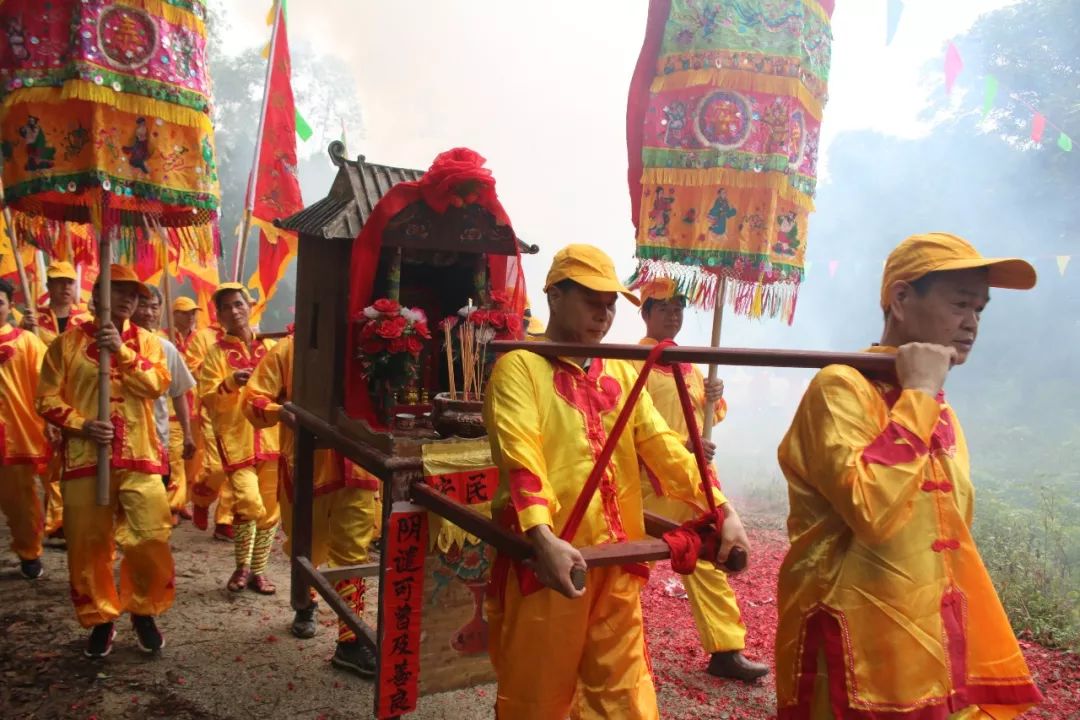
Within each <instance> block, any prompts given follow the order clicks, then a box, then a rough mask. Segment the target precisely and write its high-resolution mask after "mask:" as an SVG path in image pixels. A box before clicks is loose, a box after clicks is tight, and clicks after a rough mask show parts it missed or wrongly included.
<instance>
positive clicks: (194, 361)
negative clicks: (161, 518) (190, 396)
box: [186, 323, 235, 542]
mask: <svg viewBox="0 0 1080 720" xmlns="http://www.w3.org/2000/svg"><path fill="white" fill-rule="evenodd" d="M223 337H225V331H224V330H223V329H222V327H221V325H219V324H217V323H214V324H212V325H210V326H209V327H204V328H202V329H201V330H197V331H195V332H194V333H193V334H192V335H191V338H190V340H188V345H187V352H186V358H187V363H188V370H191V374H192V375H194V376H195V379H196V380H198V378H199V372H200V369H201V368H202V364H203V360H205V359H206V354H207V353H208V352H210V348H212V347H213V346H214V345H216V344H217V342H218V341H219V340H221V338H223ZM195 405H196V409H197V416H198V417H197V420H196V422H195V423H194V427H195V431H196V434H195V443H196V452H197V454H199V455H201V458H202V462H201V464H200V466H199V470H198V472H197V473H195V475H194V476H193V477H194V478H195V482H194V484H193V485H192V487H191V503H192V524H193V525H195V527H197V528H199V529H200V530H206V529H207V528H208V527H209V523H210V506H211V505H213V504H214V501H215V500H217V508H216V509H215V510H214V539H215V540H222V541H225V542H232V541H233V539H234V533H233V503H234V502H235V498H234V497H233V492H232V488H231V487H230V486H229V484H228V483H227V482H225V477H226V475H225V468H224V467H222V465H221V450H220V448H219V446H218V441H217V437H216V436H215V435H214V426H213V423H211V422H210V415H209V414H208V413H207V412H206V407H205V405H204V404H203V402H202V400H201V399H200V398H199V397H198V394H196V396H195Z"/></svg>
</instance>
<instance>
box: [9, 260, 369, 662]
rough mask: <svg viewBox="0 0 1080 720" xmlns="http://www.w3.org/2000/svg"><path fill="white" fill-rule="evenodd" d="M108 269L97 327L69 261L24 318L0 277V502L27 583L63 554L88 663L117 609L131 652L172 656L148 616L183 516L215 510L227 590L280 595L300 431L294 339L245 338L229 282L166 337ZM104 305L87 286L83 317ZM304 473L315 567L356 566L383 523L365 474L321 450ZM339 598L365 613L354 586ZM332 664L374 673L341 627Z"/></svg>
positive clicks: (52, 269) (188, 304) (171, 578)
mask: <svg viewBox="0 0 1080 720" xmlns="http://www.w3.org/2000/svg"><path fill="white" fill-rule="evenodd" d="M111 271H112V284H111V291H110V298H109V306H110V316H111V322H104V323H100V322H99V321H98V319H97V318H96V317H95V316H94V315H93V314H92V313H91V312H90V311H89V310H88V309H87V308H84V307H82V306H80V305H79V304H78V303H77V302H76V297H75V291H74V288H75V282H76V280H75V279H76V273H75V271H74V268H72V267H71V265H70V264H68V263H65V262H56V263H53V264H52V265H50V266H49V268H48V271H47V287H48V290H49V304H48V306H46V307H42V308H39V309H38V310H36V311H35V312H32V313H27V314H26V315H24V316H22V317H19V318H15V317H14V316H13V312H14V308H13V307H12V305H11V298H12V294H13V288H12V286H11V285H10V284H9V283H8V282H6V281H0V389H2V390H3V394H2V396H0V453H2V454H0V505H2V510H3V512H4V515H5V516H6V517H7V519H8V525H9V527H10V529H11V534H12V549H13V550H14V551H15V553H16V554H17V555H18V557H19V560H20V570H21V572H22V574H23V576H25V577H26V578H28V579H31V580H33V579H37V578H39V577H41V575H42V573H43V572H44V566H43V564H42V560H41V557H42V547H43V542H44V538H45V537H46V536H47V537H49V538H51V539H53V540H56V541H61V542H63V543H64V544H65V545H66V550H67V556H68V570H69V580H70V584H71V598H72V602H73V604H74V606H75V613H76V616H77V617H78V620H79V623H80V624H81V625H82V626H83V627H84V628H86V629H87V630H89V635H88V638H87V641H86V648H85V651H84V652H85V654H86V655H87V656H88V657H91V658H101V657H105V656H106V655H108V654H109V653H110V652H111V650H112V646H113V638H114V637H115V636H116V622H117V620H118V618H119V616H120V615H121V614H123V613H125V612H126V613H128V614H130V616H131V624H132V627H133V629H134V634H135V639H136V642H137V643H138V645H139V647H140V648H141V649H142V650H144V651H146V652H149V653H154V652H159V651H160V650H162V649H163V648H164V647H165V636H164V634H163V633H162V632H161V630H160V628H158V626H157V618H158V617H160V616H161V615H162V614H163V613H164V612H165V611H167V610H168V609H169V607H170V606H171V605H172V603H173V599H174V596H175V593H176V587H175V580H176V575H175V572H174V568H173V557H172V551H171V548H170V545H169V542H170V535H171V532H172V528H173V527H175V526H176V525H177V524H178V523H179V522H181V521H182V520H184V519H187V520H190V521H192V523H193V524H194V525H195V527H197V528H198V529H200V530H204V531H205V530H208V529H209V527H210V517H209V514H210V508H211V507H212V506H213V505H214V503H215V501H216V503H217V506H216V512H215V517H214V527H213V532H214V537H215V538H217V539H220V540H225V541H231V542H232V543H233V548H234V551H235V570H234V572H233V573H232V576H231V577H230V578H229V581H228V583H227V588H228V590H229V591H231V592H243V591H244V590H252V591H254V592H256V593H260V594H263V595H270V594H273V593H275V592H276V587H275V585H274V583H273V581H272V580H271V579H270V577H269V575H268V573H267V567H268V565H269V560H270V553H271V548H272V544H273V540H274V536H275V534H276V532H277V528H278V525H279V523H280V522H281V519H282V514H281V510H280V508H281V507H282V506H284V507H285V508H287V510H286V513H285V523H284V524H285V531H286V534H287V535H288V534H289V533H290V532H291V523H290V522H289V521H290V520H291V512H290V511H289V510H288V508H289V507H290V505H291V499H292V483H291V467H292V462H293V457H292V447H293V439H292V437H293V433H292V429H291V428H292V426H293V424H294V423H293V421H292V418H291V417H289V414H288V413H287V412H286V411H285V410H284V409H283V407H282V404H283V403H284V402H286V401H287V400H288V398H289V397H290V395H291V386H292V362H293V343H292V338H291V336H288V337H285V338H284V339H283V340H281V341H280V342H275V341H274V340H271V339H266V338H260V337H259V336H258V335H257V334H256V332H255V330H254V328H253V327H252V325H251V322H250V312H251V299H250V297H249V296H248V294H247V291H246V289H245V288H244V286H243V285H241V284H239V283H224V284H222V285H220V286H219V287H218V288H217V290H216V291H215V292H214V294H213V297H212V302H213V304H214V310H215V316H216V322H214V323H212V324H210V325H209V326H207V327H204V328H202V329H198V327H197V326H198V323H197V322H196V319H197V318H196V316H197V314H198V313H200V312H204V311H205V310H206V309H205V308H200V307H198V306H197V305H196V303H195V302H194V301H192V300H191V299H189V298H179V299H178V300H177V301H176V302H175V303H174V304H173V307H172V308H171V312H172V323H170V331H169V332H163V331H162V330H161V329H160V326H161V315H162V312H163V308H162V297H161V294H160V292H159V291H158V290H157V288H156V287H154V286H151V285H146V284H144V283H142V282H140V281H139V280H138V277H137V276H136V275H135V273H134V272H133V271H132V270H131V269H130V268H128V267H125V266H123V265H113V266H112V268H111ZM98 292H99V287H98V286H96V285H95V287H94V290H93V297H92V298H91V307H95V306H100V304H99V298H98ZM100 351H107V352H108V353H109V356H110V363H111V368H112V369H111V386H110V389H109V403H110V413H109V417H108V418H105V419H102V418H99V417H98V409H97V398H98V387H99V373H98V368H99V363H98V357H99V352H100ZM102 445H104V446H107V447H108V448H109V453H110V463H109V470H110V488H109V489H110V492H109V504H108V505H104V506H102V505H99V504H98V502H97V493H96V485H97V465H98V448H99V447H100V446H102ZM315 475H316V476H315V477H314V478H313V482H314V486H315V496H316V497H315V512H314V523H313V529H314V537H313V550H312V552H313V559H315V561H316V562H329V563H330V564H331V565H355V564H359V563H363V562H365V561H366V560H367V557H368V551H369V547H370V546H371V544H372V542H373V541H374V540H375V535H376V532H377V527H378V514H379V511H378V502H377V490H378V486H377V484H376V482H375V479H374V477H372V476H371V475H369V474H367V473H366V472H364V471H363V470H362V469H360V468H359V467H356V466H353V465H352V464H351V463H348V462H347V461H345V460H343V459H342V458H340V457H337V456H335V455H333V454H332V453H331V452H330V451H319V455H318V457H317V459H316V470H315ZM38 479H40V481H41V483H42V485H43V486H44V493H43V494H44V497H45V502H44V507H43V505H42V502H41V500H40V499H39V497H38V493H37V488H36V481H37V480H38ZM117 548H118V549H119V551H120V556H121V557H120V577H119V580H120V582H119V587H117V584H116V582H115V580H114V566H115V555H116V552H115V551H116V549H117ZM338 585H339V586H338V591H339V592H340V593H341V594H342V596H343V597H344V598H345V599H346V601H347V602H348V604H349V606H350V607H351V608H353V610H354V611H355V612H357V613H358V614H359V613H360V612H362V610H363V593H364V585H363V582H362V581H361V580H359V579H352V580H344V581H341V582H340V583H339V584H338ZM316 612H317V605H316V603H315V602H314V600H313V601H312V602H311V604H310V605H309V606H308V607H307V608H304V609H302V610H300V611H298V612H297V613H296V615H295V617H294V619H293V623H292V627H291V629H292V632H293V634H294V635H296V636H297V637H301V638H310V637H313V636H314V635H315V632H316V627H317V622H316V619H315V616H316ZM331 662H332V663H333V664H334V665H335V666H338V667H341V668H344V669H346V670H350V671H352V672H355V673H356V674H358V675H360V676H362V677H372V676H373V675H374V670H375V659H374V656H373V654H372V653H371V651H370V649H369V648H368V647H367V646H365V645H363V644H361V643H358V642H357V639H356V636H355V634H353V632H352V631H351V630H350V629H349V628H348V627H347V626H345V625H344V624H340V625H339V631H338V643H337V648H336V650H335V653H334V656H333V658H332V660H331Z"/></svg>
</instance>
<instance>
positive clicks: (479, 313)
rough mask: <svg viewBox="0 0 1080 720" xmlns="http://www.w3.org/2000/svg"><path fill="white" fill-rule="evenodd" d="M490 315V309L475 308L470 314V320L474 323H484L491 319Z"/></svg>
mask: <svg viewBox="0 0 1080 720" xmlns="http://www.w3.org/2000/svg"><path fill="white" fill-rule="evenodd" d="M490 315H491V311H490V310H484V309H482V308H481V309H480V310H473V313H472V315H470V316H469V321H470V322H471V323H472V324H473V325H483V324H484V323H486V322H488V320H489V319H490Z"/></svg>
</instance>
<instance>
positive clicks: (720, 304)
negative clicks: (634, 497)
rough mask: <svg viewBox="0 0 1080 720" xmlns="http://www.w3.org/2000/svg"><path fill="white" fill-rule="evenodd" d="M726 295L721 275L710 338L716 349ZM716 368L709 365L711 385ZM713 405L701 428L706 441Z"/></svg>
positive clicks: (710, 431) (706, 406)
mask: <svg viewBox="0 0 1080 720" xmlns="http://www.w3.org/2000/svg"><path fill="white" fill-rule="evenodd" d="M725 295H727V278H726V277H724V276H723V275H721V276H720V289H719V290H718V291H717V294H716V306H715V307H714V308H713V321H712V335H711V336H710V338H709V344H710V345H712V346H713V347H714V348H718V347H720V328H721V327H722V326H723V323H724V300H725V299H726V298H725ZM716 368H717V366H716V365H709V382H710V383H712V382H713V381H714V380H716ZM713 405H714V403H705V422H704V424H703V425H702V428H701V436H702V437H703V438H705V439H706V440H708V439H710V438H712V428H713Z"/></svg>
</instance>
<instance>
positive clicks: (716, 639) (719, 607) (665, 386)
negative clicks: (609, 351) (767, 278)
mask: <svg viewBox="0 0 1080 720" xmlns="http://www.w3.org/2000/svg"><path fill="white" fill-rule="evenodd" d="M640 296H641V317H642V318H643V319H644V320H645V330H646V336H645V337H644V338H643V339H642V340H641V344H642V345H655V344H657V343H658V342H660V341H661V340H673V339H674V338H675V336H677V335H678V334H679V331H680V330H682V324H683V311H684V309H685V307H686V297H685V296H683V295H680V294H678V293H677V292H676V288H675V283H674V281H672V280H671V279H670V278H658V279H656V280H653V281H651V282H649V283H647V284H646V285H645V286H644V287H642V288H641V291H640ZM643 364H644V363H635V366H637V367H638V368H640V367H641V366H642V365H643ZM675 372H679V373H681V374H682V376H683V378H684V380H685V381H686V389H687V391H688V393H689V395H690V401H691V403H692V404H693V408H694V415H695V417H696V420H697V427H698V428H699V431H700V429H701V428H702V427H704V424H705V404H706V403H713V405H714V416H715V417H716V418H717V420H718V421H720V420H723V419H724V416H725V415H726V414H727V403H726V401H725V400H724V383H723V381H722V380H712V381H709V382H706V380H705V378H704V377H703V376H702V374H701V371H700V370H698V368H697V367H696V366H694V365H689V364H685V365H673V366H668V367H656V368H654V369H653V371H652V372H651V373H650V374H649V379H648V381H647V382H648V384H647V385H646V388H647V389H648V391H649V395H650V396H651V397H652V400H653V403H654V404H655V405H656V409H657V410H658V411H659V412H660V414H661V415H663V417H664V420H665V421H667V424H668V425H669V426H670V427H671V429H672V430H674V431H675V432H677V433H678V434H679V436H680V437H682V438H683V441H684V442H685V443H687V447H690V446H689V442H690V429H689V427H688V426H687V424H686V419H685V417H684V415H683V409H682V404H681V402H680V401H679V392H678V389H677V388H676V385H675V377H674V374H673V373H675ZM703 444H704V445H705V448H706V453H707V455H709V457H710V458H711V456H712V453H713V452H714V450H715V446H714V445H713V444H712V442H710V441H709V440H707V439H704V438H703ZM641 494H642V497H643V498H644V501H645V509H646V510H648V511H649V512H654V513H657V514H658V515H663V516H664V517H667V518H669V519H671V520H674V521H676V522H678V523H679V524H682V523H684V522H686V521H688V520H693V519H694V518H695V517H696V516H695V513H694V511H693V510H692V509H691V508H689V507H687V506H686V505H685V504H684V503H681V502H678V501H674V500H672V499H670V498H667V497H665V496H664V493H663V491H662V488H661V486H660V483H659V481H658V480H657V479H656V477H654V476H653V475H652V474H650V473H649V472H648V469H645V470H644V472H643V473H642V482H641ZM683 585H684V586H685V587H686V594H687V596H688V597H689V600H690V609H691V612H692V613H693V616H694V623H695V624H696V625H697V629H698V635H699V636H700V637H701V645H702V647H703V648H704V649H705V652H706V653H708V654H709V656H710V657H709V665H708V667H707V668H706V672H708V673H709V674H710V675H715V676H717V677H722V678H731V679H734V680H742V681H743V682H753V681H754V680H756V679H758V678H760V677H762V676H764V675H766V674H768V672H769V666H768V665H764V664H762V663H757V662H754V661H752V660H750V659H748V658H746V657H745V656H744V655H743V654H742V651H743V649H744V648H745V647H746V626H745V625H743V623H742V618H741V614H740V613H739V605H738V603H737V602H736V600H735V593H734V592H733V591H732V589H731V585H729V584H728V581H727V575H725V574H724V573H723V572H722V571H720V570H718V569H717V568H716V567H715V566H713V565H712V564H711V563H707V562H701V563H699V564H698V567H697V570H695V571H694V573H693V574H691V575H686V576H684V577H683Z"/></svg>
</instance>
